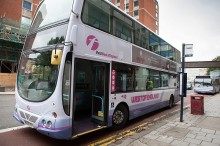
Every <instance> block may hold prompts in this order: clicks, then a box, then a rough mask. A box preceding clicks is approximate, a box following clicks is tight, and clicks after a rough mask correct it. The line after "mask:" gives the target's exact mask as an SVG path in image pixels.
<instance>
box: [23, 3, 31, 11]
mask: <svg viewBox="0 0 220 146" xmlns="http://www.w3.org/2000/svg"><path fill="white" fill-rule="evenodd" d="M31 5H32V4H31V3H30V2H28V1H23V8H24V9H27V10H30V11H31Z"/></svg>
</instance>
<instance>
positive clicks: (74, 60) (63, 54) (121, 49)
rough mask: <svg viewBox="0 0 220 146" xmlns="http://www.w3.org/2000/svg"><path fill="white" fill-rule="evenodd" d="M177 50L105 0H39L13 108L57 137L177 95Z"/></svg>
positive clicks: (121, 120)
mask: <svg viewBox="0 0 220 146" xmlns="http://www.w3.org/2000/svg"><path fill="white" fill-rule="evenodd" d="M179 68H180V52H179V51H178V50H177V49H175V48H174V47H172V46H171V45H170V44H168V43H167V42H166V41H165V40H163V39H162V38H160V37H159V36H158V35H156V34H155V33H153V32H152V31H151V30H149V29H148V28H146V27H145V26H143V25H142V24H141V23H140V22H138V21H136V20H134V19H133V18H132V17H130V16H129V15H127V14H125V13H124V12H122V11H121V10H120V9H119V8H117V7H116V6H114V5H113V4H112V3H110V2H109V1H106V0H65V1H61V0H43V1H42V2H41V4H40V5H39V7H38V10H37V11H36V14H35V17H34V20H33V22H32V25H31V27H30V30H29V33H28V35H27V38H26V42H25V44H24V47H23V50H22V53H21V57H20V62H19V66H18V73H17V83H16V92H15V96H16V105H15V111H14V114H13V116H14V117H15V118H16V119H17V120H18V121H20V122H21V123H23V124H26V125H29V126H30V127H33V128H35V129H36V130H37V131H39V132H40V133H42V134H45V135H47V136H50V137H53V138H56V139H71V138H74V137H77V136H80V135H82V134H86V133H88V132H92V131H94V130H98V129H101V128H105V127H109V126H111V127H112V128H114V129H120V128H122V127H124V126H125V125H126V123H127V122H128V121H129V120H131V119H134V118H136V117H139V116H141V115H144V114H146V113H149V112H152V111H155V110H157V109H160V108H163V107H167V106H168V107H172V106H173V104H174V103H176V102H178V101H179V96H178V84H179V83H178V72H179Z"/></svg>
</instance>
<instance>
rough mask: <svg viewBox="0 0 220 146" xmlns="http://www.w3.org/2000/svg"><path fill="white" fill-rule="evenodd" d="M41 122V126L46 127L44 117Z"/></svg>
mask: <svg viewBox="0 0 220 146" xmlns="http://www.w3.org/2000/svg"><path fill="white" fill-rule="evenodd" d="M41 122H42V126H43V127H44V128H45V127H46V125H47V122H46V120H44V119H43V120H42V121H41Z"/></svg>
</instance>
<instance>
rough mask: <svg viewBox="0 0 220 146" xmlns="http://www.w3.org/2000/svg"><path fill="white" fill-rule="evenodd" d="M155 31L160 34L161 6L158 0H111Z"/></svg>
mask: <svg viewBox="0 0 220 146" xmlns="http://www.w3.org/2000/svg"><path fill="white" fill-rule="evenodd" d="M110 1H111V2H112V3H113V4H115V5H116V6H118V7H119V8H121V9H122V10H124V11H126V12H127V13H128V14H129V15H131V16H132V17H134V18H135V19H137V20H138V21H140V22H141V23H142V24H144V25H145V26H147V27H148V28H149V29H151V30H152V31H153V32H155V33H157V34H159V6H158V2H157V0H110Z"/></svg>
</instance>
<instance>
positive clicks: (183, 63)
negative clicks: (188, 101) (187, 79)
mask: <svg viewBox="0 0 220 146" xmlns="http://www.w3.org/2000/svg"><path fill="white" fill-rule="evenodd" d="M184 68H185V44H182V74H181V75H182V83H181V84H182V86H181V87H180V88H182V90H181V91H182V93H180V98H181V107H180V122H183V98H184V83H183V82H184V81H183V80H184Z"/></svg>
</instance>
